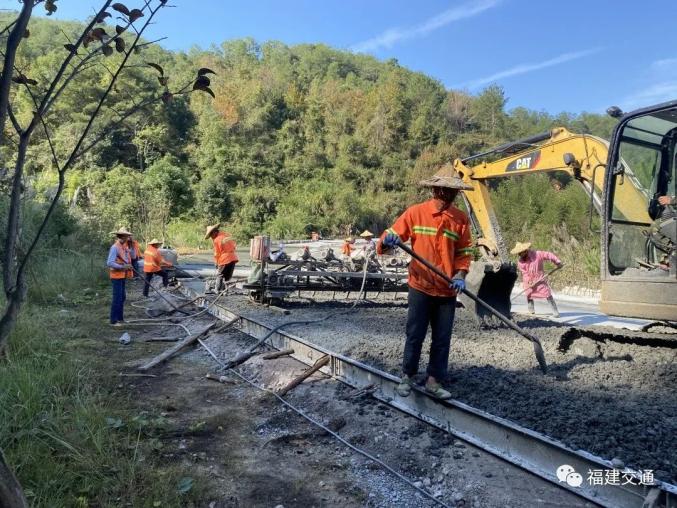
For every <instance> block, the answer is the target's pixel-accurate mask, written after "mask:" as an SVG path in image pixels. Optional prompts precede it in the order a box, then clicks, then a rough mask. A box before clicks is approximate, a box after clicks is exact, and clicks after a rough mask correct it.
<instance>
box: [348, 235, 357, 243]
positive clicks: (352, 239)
mask: <svg viewBox="0 0 677 508" xmlns="http://www.w3.org/2000/svg"><path fill="white" fill-rule="evenodd" d="M354 241H355V239H354V238H353V237H352V236H349V237H348V238H346V242H348V243H353V242H354Z"/></svg>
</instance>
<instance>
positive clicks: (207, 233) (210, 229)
mask: <svg viewBox="0 0 677 508" xmlns="http://www.w3.org/2000/svg"><path fill="white" fill-rule="evenodd" d="M220 227H221V224H214V225H213V226H207V232H206V233H205V240H206V239H207V238H209V235H211V234H212V233H213V232H214V230H215V229H219V228H220Z"/></svg>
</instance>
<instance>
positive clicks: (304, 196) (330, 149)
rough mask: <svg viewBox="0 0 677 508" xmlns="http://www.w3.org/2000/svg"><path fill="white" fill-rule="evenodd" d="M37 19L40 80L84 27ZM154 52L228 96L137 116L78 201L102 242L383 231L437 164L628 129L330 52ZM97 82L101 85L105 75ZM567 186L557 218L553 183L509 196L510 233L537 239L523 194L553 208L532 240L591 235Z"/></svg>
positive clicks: (75, 181) (79, 188) (33, 64)
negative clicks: (538, 140)
mask: <svg viewBox="0 0 677 508" xmlns="http://www.w3.org/2000/svg"><path fill="white" fill-rule="evenodd" d="M31 24H32V30H31V33H35V34H41V35H40V36H39V37H31V38H29V39H27V40H26V41H25V42H24V43H23V44H22V65H25V66H27V67H28V70H30V74H32V75H40V74H41V71H42V69H43V68H44V67H45V66H49V65H51V64H53V62H54V61H55V60H56V58H57V56H58V54H59V52H60V51H63V49H62V48H61V47H60V46H59V45H53V44H52V40H53V39H57V40H59V37H63V36H62V35H61V34H60V33H59V29H60V28H63V29H64V31H66V32H67V33H68V32H69V31H72V30H73V25H71V24H67V23H63V22H53V21H48V20H45V19H34V20H32V21H31ZM147 51H148V54H147V55H145V60H146V61H152V62H158V63H160V64H161V65H162V66H163V67H164V68H165V69H166V72H167V74H168V75H170V79H171V81H172V82H173V83H183V82H187V81H190V77H191V76H192V75H193V73H194V69H195V68H196V67H200V66H205V67H209V68H211V69H213V70H214V71H215V72H216V73H217V74H216V76H212V88H213V90H214V92H215V94H216V98H215V99H214V100H212V99H211V98H209V97H206V96H205V95H202V94H201V95H196V96H190V98H183V97H182V98H177V99H176V100H175V101H173V102H171V103H170V104H169V105H164V104H161V105H158V106H154V107H153V108H151V109H150V110H149V111H147V112H145V113H144V114H143V115H140V116H136V117H132V118H130V119H128V120H127V121H125V122H124V123H122V124H121V125H120V126H119V127H118V128H117V129H116V130H115V131H114V132H111V133H109V134H108V135H107V137H106V139H105V140H104V141H103V142H102V143H101V144H100V145H99V146H98V147H97V148H96V149H95V150H93V151H92V153H91V154H90V155H89V156H88V157H86V159H84V160H82V161H81V162H80V163H79V165H78V167H77V168H76V169H75V170H74V171H73V172H72V173H71V175H70V176H69V181H68V192H67V196H66V197H67V199H68V201H69V203H70V205H71V212H73V213H74V214H75V215H76V216H77V217H78V219H79V220H80V221H84V222H86V223H87V224H88V225H89V226H90V227H91V228H92V230H94V231H97V232H98V233H100V234H104V233H106V232H108V231H110V230H111V229H113V228H114V227H116V226H118V225H120V224H125V225H128V226H129V227H131V228H132V229H133V230H134V231H136V232H137V233H138V236H139V237H140V238H141V239H144V238H148V237H151V236H164V237H165V238H166V239H167V240H168V241H169V243H171V244H173V245H174V246H177V247H189V246H190V247H195V246H197V245H199V239H198V238H197V237H196V236H192V235H190V234H188V228H187V227H185V226H181V224H183V223H185V224H190V225H191V227H192V226H193V225H200V226H203V225H204V224H205V223H208V222H212V221H217V220H218V221H221V222H225V223H228V224H229V226H230V227H231V229H232V230H233V232H234V233H235V234H236V236H237V237H239V238H240V239H241V240H246V239H247V238H248V237H250V236H251V235H253V234H257V233H261V232H267V233H270V234H271V235H273V236H275V237H282V238H290V237H299V236H303V235H306V234H307V233H308V232H309V231H311V230H320V231H322V233H323V234H324V235H325V236H329V235H342V234H346V233H347V232H348V231H349V230H353V231H355V230H357V229H361V228H370V229H373V230H380V229H382V228H384V227H385V226H386V225H387V224H389V223H390V222H391V221H392V220H393V218H394V217H396V216H397V215H398V214H399V213H400V212H401V211H402V210H403V209H404V207H405V206H407V205H408V204H410V203H411V202H413V201H414V200H416V199H419V198H420V193H419V192H418V190H417V189H416V188H415V187H414V186H413V185H412V184H413V183H415V182H416V181H417V180H418V179H419V178H420V177H421V176H422V175H427V174H429V173H430V172H431V171H432V169H433V167H434V164H435V163H438V162H440V161H444V160H449V159H451V158H453V157H455V156H462V155H468V154H471V153H474V152H477V151H480V150H484V149H486V148H488V147H491V146H493V145H495V144H498V143H501V142H504V141H506V140H514V139H518V138H521V137H524V136H528V135H532V134H535V133H538V132H542V131H545V130H547V129H549V128H551V127H553V126H555V125H562V126H565V127H568V128H570V129H571V130H574V131H578V132H592V133H594V134H597V135H600V136H608V135H609V133H610V131H611V128H612V126H613V122H614V121H613V120H612V119H610V118H606V117H602V116H599V115H592V114H585V113H584V114H581V115H571V114H565V113H563V114H560V115H557V116H553V115H549V114H547V113H544V112H535V111H529V110H526V109H524V108H516V109H513V110H511V111H507V110H506V103H507V98H506V97H505V95H504V93H503V91H502V89H501V88H499V87H496V86H490V87H488V88H487V89H485V90H484V91H482V92H481V93H480V94H479V95H477V96H472V95H469V94H467V93H464V92H459V91H449V90H446V89H445V88H444V87H443V85H442V84H441V83H439V82H438V81H435V80H434V79H431V78H429V77H427V76H425V75H423V74H420V73H415V72H411V71H409V70H407V69H405V68H403V67H401V66H400V65H398V63H397V61H395V60H390V61H386V62H380V61H378V60H376V59H374V58H372V57H370V56H366V55H356V54H352V53H348V52H344V51H337V50H334V49H331V48H329V47H326V46H324V45H320V44H316V45H311V44H305V45H299V46H293V47H289V46H286V45H284V44H281V43H279V42H267V43H263V44H258V43H256V42H255V41H253V40H251V39H243V40H235V41H227V42H224V43H223V44H222V45H221V46H219V47H213V48H211V49H210V50H206V51H204V50H197V49H194V50H191V51H190V52H188V53H171V52H167V51H164V50H162V49H160V48H154V47H150V48H149V49H148V50H147ZM43 53H44V55H43ZM37 55H42V56H37ZM33 56H35V59H34V60H31V57H33ZM88 72H89V73H90V76H89V78H88V79H90V81H94V80H96V79H97V78H98V76H100V73H104V72H105V70H103V69H97V68H93V69H92V70H90V71H88ZM153 73H154V70H153V69H150V68H148V69H143V68H134V69H133V72H130V73H129V74H128V75H126V76H124V78H123V79H122V81H121V82H120V85H119V87H118V88H119V90H120V93H119V94H118V95H117V96H116V100H118V101H120V103H125V101H128V100H130V97H131V98H135V99H138V98H140V97H142V96H143V92H142V90H144V87H145V86H146V85H149V84H150V83H152V82H153V80H155V79H156V77H155V75H154V74H153ZM93 88H94V89H96V86H95V85H93ZM93 95H96V94H93ZM76 100H77V102H78V106H77V107H75V102H76ZM81 100H82V98H81V97H73V98H72V101H73V106H74V107H72V108H68V107H64V108H62V109H61V110H60V114H59V115H58V116H57V115H54V116H53V118H51V119H50V122H51V125H52V126H53V130H54V131H55V132H61V133H64V134H62V135H61V136H60V137H59V138H58V139H56V140H55V142H56V144H57V149H58V145H59V143H66V141H67V134H65V133H67V132H68V126H69V124H72V123H77V122H78V121H80V118H79V115H80V113H79V111H82V110H83V109H86V108H87V107H88V106H87V105H86V104H85V105H82V104H80V102H81ZM66 105H68V101H66ZM25 107H26V108H29V107H30V104H29V102H28V101H26V102H25ZM114 108H115V105H113V106H112V108H111V111H112V110H113V109H114ZM45 143H46V142H43V146H38V148H37V149H36V150H35V153H34V156H33V158H32V162H31V168H32V172H31V177H32V179H33V180H34V185H35V188H36V189H38V190H39V192H42V193H43V194H44V193H45V192H48V190H49V188H50V183H53V180H54V176H53V168H51V167H50V162H49V158H48V157H46V156H45V155H44V154H45V153H48V149H47V146H46V144H45ZM38 154H42V155H38ZM562 183H563V184H564V189H563V191H562V194H561V196H559V197H557V198H556V199H555V200H554V201H555V202H557V203H558V204H557V205H556V206H555V207H554V208H553V207H551V206H549V204H550V203H551V202H552V200H547V201H546V200H545V199H544V196H543V193H542V191H543V189H544V187H547V185H546V181H545V180H543V179H541V180H539V179H525V180H524V182H515V181H513V180H507V181H505V182H502V183H501V184H500V185H498V195H499V196H500V198H499V201H500V206H499V207H498V209H499V213H500V215H501V219H502V220H506V221H508V222H506V223H505V224H504V226H505V227H506V228H507V229H508V232H507V235H506V236H507V237H508V238H510V239H512V238H514V237H516V236H517V234H518V233H520V235H521V234H522V232H519V231H516V230H514V228H513V227H512V226H511V225H510V224H509V221H510V220H511V217H513V215H512V213H509V212H506V211H505V210H510V209H511V207H512V206H513V205H514V204H515V203H511V202H509V201H510V200H511V199H512V198H511V196H512V197H516V196H518V195H519V196H521V197H524V196H526V197H527V198H528V200H532V201H533V202H534V203H535V204H536V205H537V206H535V207H534V208H530V207H523V208H522V210H521V214H520V216H521V218H522V219H523V220H521V221H520V224H530V225H534V224H536V225H538V227H537V228H535V229H534V228H531V227H529V228H528V229H526V230H525V232H527V231H528V232H532V231H533V232H535V236H532V239H533V240H536V241H537V242H538V243H539V245H540V246H542V247H544V248H549V247H551V246H552V245H553V243H552V240H551V238H552V233H551V232H552V231H553V230H554V228H561V227H562V226H563V224H566V227H567V228H568V232H569V234H570V235H572V237H573V238H575V239H576V241H578V242H583V243H585V242H587V241H588V240H590V235H589V233H588V232H587V230H586V229H585V228H583V227H581V224H580V223H581V221H584V218H583V217H584V215H585V210H586V203H585V200H584V199H583V197H582V196H583V195H582V192H581V191H580V190H579V189H578V188H575V187H576V185H575V184H574V185H571V187H572V188H571V189H570V188H569V187H570V185H569V184H570V182H568V181H565V180H563V181H562ZM553 192H554V191H552V192H549V193H548V194H547V195H548V196H550V197H553V196H554V194H553ZM579 194H580V195H579ZM38 197H39V196H38ZM569 200H570V202H568V201H569ZM520 202H524V200H520ZM546 204H548V206H546ZM569 220H572V221H573V222H571V223H570V222H569ZM547 232H550V233H547ZM184 242H185V243H184Z"/></svg>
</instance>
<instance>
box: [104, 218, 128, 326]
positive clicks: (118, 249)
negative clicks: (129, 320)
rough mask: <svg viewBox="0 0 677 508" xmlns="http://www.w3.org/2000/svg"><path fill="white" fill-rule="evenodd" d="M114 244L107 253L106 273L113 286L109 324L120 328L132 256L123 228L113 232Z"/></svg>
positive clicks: (122, 320) (126, 234)
mask: <svg viewBox="0 0 677 508" xmlns="http://www.w3.org/2000/svg"><path fill="white" fill-rule="evenodd" d="M115 236H116V237H117V239H116V241H115V243H114V244H113V245H112V246H111V248H110V250H109V251H108V260H107V262H106V265H107V266H108V272H109V275H110V281H111V284H112V286H113V300H112V301H111V304H110V324H111V325H113V326H121V325H122V323H124V321H125V318H124V307H125V299H126V297H127V295H126V293H125V281H126V280H127V279H131V278H132V256H131V253H130V251H129V248H128V247H127V241H128V240H129V237H130V236H131V233H130V232H129V231H127V230H126V229H125V228H120V229H119V230H118V231H116V232H115Z"/></svg>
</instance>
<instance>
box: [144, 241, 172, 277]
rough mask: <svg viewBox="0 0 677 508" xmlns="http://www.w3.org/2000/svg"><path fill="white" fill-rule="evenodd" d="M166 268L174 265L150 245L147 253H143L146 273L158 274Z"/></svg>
mask: <svg viewBox="0 0 677 508" xmlns="http://www.w3.org/2000/svg"><path fill="white" fill-rule="evenodd" d="M165 266H172V264H171V263H170V262H169V261H166V260H165V258H163V257H162V254H160V249H158V248H157V247H155V246H154V245H148V246H147V247H146V252H144V253H143V271H144V272H145V273H156V272H159V271H160V270H162V268H163V267H165Z"/></svg>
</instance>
